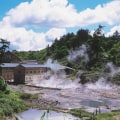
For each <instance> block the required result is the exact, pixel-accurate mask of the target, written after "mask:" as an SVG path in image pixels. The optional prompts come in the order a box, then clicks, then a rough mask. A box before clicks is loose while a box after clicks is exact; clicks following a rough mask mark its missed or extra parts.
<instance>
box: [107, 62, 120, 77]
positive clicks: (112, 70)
mask: <svg viewBox="0 0 120 120" xmlns="http://www.w3.org/2000/svg"><path fill="white" fill-rule="evenodd" d="M106 68H107V69H109V71H110V75H111V76H114V75H115V74H117V73H119V72H120V68H119V67H116V66H115V65H113V63H112V62H109V63H107V65H106Z"/></svg>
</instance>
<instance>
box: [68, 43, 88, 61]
mask: <svg viewBox="0 0 120 120" xmlns="http://www.w3.org/2000/svg"><path fill="white" fill-rule="evenodd" d="M79 57H80V58H83V59H84V61H85V63H87V62H88V61H89V57H88V54H87V47H86V45H84V44H83V45H82V46H80V47H79V48H77V49H76V50H71V51H70V52H69V55H68V57H67V59H68V60H69V61H76V60H77V59H78V58H79Z"/></svg>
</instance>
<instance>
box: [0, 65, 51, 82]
mask: <svg viewBox="0 0 120 120" xmlns="http://www.w3.org/2000/svg"><path fill="white" fill-rule="evenodd" d="M48 70H50V68H48V67H46V66H45V65H43V64H21V63H3V64H2V65H1V67H0V75H1V76H2V77H3V78H4V79H5V81H7V82H15V83H16V84H21V83H22V84H23V83H29V82H31V81H34V79H35V78H36V77H37V79H39V78H40V77H41V76H43V75H44V73H45V72H47V71H48Z"/></svg>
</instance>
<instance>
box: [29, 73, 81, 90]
mask: <svg viewBox="0 0 120 120" xmlns="http://www.w3.org/2000/svg"><path fill="white" fill-rule="evenodd" d="M47 74H49V75H47ZM46 76H49V78H48V79H45V78H46V77H45V78H44V79H43V80H40V81H38V80H37V79H36V80H34V81H33V82H32V83H31V84H32V85H35V86H40V87H49V88H60V89H67V88H72V89H75V88H77V87H79V84H78V80H70V79H67V78H66V75H65V74H64V73H63V72H62V73H61V72H60V73H58V74H51V75H50V73H46Z"/></svg>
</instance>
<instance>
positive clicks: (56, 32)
mask: <svg viewBox="0 0 120 120" xmlns="http://www.w3.org/2000/svg"><path fill="white" fill-rule="evenodd" d="M64 34H66V29H58V28H52V29H50V30H49V31H48V32H46V37H47V39H50V40H54V39H56V38H57V39H60V37H61V36H62V35H64Z"/></svg>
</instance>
